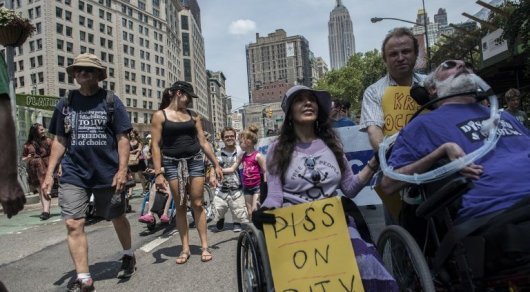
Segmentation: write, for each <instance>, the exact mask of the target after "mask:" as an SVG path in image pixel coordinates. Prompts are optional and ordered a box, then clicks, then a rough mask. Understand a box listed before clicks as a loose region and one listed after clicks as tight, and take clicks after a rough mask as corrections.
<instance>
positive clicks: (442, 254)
mask: <svg viewBox="0 0 530 292" xmlns="http://www.w3.org/2000/svg"><path fill="white" fill-rule="evenodd" d="M472 187H473V183H472V182H471V181H470V180H469V179H466V178H464V177H461V176H458V175H454V176H452V177H450V178H448V179H445V180H442V181H438V182H434V183H430V184H427V185H423V186H420V187H419V188H418V190H419V192H418V194H417V195H418V196H421V197H422V199H423V202H422V203H421V204H419V205H417V206H416V207H414V208H412V209H411V210H408V211H406V210H405V209H402V213H403V212H404V211H405V212H408V213H409V214H405V215H403V216H400V217H401V218H400V219H402V220H400V224H402V225H403V223H405V224H404V226H403V227H402V226H397V225H393V226H389V227H387V228H385V229H384V230H383V231H382V233H381V235H380V237H379V240H378V242H377V249H378V251H379V253H380V255H381V257H382V259H383V263H384V265H385V267H386V268H387V270H388V271H389V272H390V273H391V274H392V275H393V276H394V278H395V279H396V281H397V283H398V285H399V286H400V290H401V291H530V253H528V252H527V251H528V250H529V249H528V248H526V253H525V252H519V253H518V252H514V253H513V254H512V257H519V258H517V259H515V258H510V257H507V256H506V255H502V254H501V253H495V252H494V253H495V254H494V255H493V254H491V250H492V249H495V248H496V243H495V242H499V241H505V240H506V238H495V237H494V236H493V235H494V234H495V233H494V232H492V231H491V230H494V229H493V227H495V226H496V227H497V229H496V230H499V228H503V226H506V225H503V224H509V223H512V222H514V221H516V222H530V207H528V206H529V205H530V200H529V199H524V200H523V202H520V203H517V204H516V205H515V206H513V207H510V208H508V209H506V210H503V211H499V212H496V213H493V214H490V215H485V216H482V217H478V218H473V219H469V220H467V221H465V222H463V223H461V224H455V222H454V218H455V217H456V211H457V210H458V208H459V206H460V202H461V197H462V195H463V194H464V193H466V192H467V191H468V190H469V189H470V188H472ZM406 216H409V217H411V216H412V217H413V220H416V222H417V223H418V222H419V223H420V225H421V226H422V228H423V230H420V231H419V232H418V230H419V229H422V228H412V229H411V228H410V227H411V224H407V223H406V222H407V220H406V219H403V218H404V217H406ZM409 221H410V220H409ZM529 224H530V223H526V226H528V227H530V226H529ZM499 226H500V227H499ZM404 227H405V228H404ZM406 229H409V230H411V231H412V233H414V236H412V235H411V233H409V232H408V231H407V230H406ZM529 230H530V229H529ZM519 236H523V237H524V236H525V235H519ZM529 242H530V241H526V243H529ZM418 243H419V245H418ZM419 246H421V248H420V247H419ZM504 257H506V258H504ZM514 263H515V264H514ZM503 265H504V266H503ZM431 274H432V277H431V276H430V275H431ZM429 278H430V279H429Z"/></svg>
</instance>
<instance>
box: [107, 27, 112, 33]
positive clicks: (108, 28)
mask: <svg viewBox="0 0 530 292" xmlns="http://www.w3.org/2000/svg"><path fill="white" fill-rule="evenodd" d="M107 34H108V35H112V27H111V26H107Z"/></svg>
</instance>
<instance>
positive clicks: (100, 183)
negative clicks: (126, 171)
mask: <svg viewBox="0 0 530 292" xmlns="http://www.w3.org/2000/svg"><path fill="white" fill-rule="evenodd" d="M106 94H107V93H106V91H105V90H103V89H100V90H99V91H98V92H97V93H96V94H95V95H93V96H82V95H81V93H79V91H77V90H76V91H74V93H73V96H72V100H71V102H70V106H69V108H70V120H71V127H72V128H71V130H70V133H69V134H66V133H65V127H64V120H65V113H63V100H62V99H61V100H60V101H59V102H58V103H57V106H56V107H55V110H54V112H53V117H52V120H51V122H50V128H49V132H50V133H52V134H54V135H58V136H62V137H66V138H67V143H66V153H65V155H64V157H63V160H62V162H61V163H62V176H61V179H60V180H61V183H69V184H73V185H76V186H79V187H83V188H105V187H110V186H111V185H112V179H113V177H114V175H115V174H116V172H117V170H118V165H119V160H118V144H117V140H116V135H117V134H120V133H127V132H129V131H130V130H131V129H132V125H131V122H130V120H129V115H128V114H127V111H126V110H125V107H124V106H123V103H122V102H121V101H120V99H119V98H118V97H117V96H114V113H113V115H112V116H113V118H112V119H113V123H112V124H111V125H110V124H108V123H107V118H108V115H107V101H106Z"/></svg>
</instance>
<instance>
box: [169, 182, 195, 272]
mask: <svg viewBox="0 0 530 292" xmlns="http://www.w3.org/2000/svg"><path fill="white" fill-rule="evenodd" d="M169 188H170V190H171V194H172V195H173V201H175V210H176V211H177V214H176V225H177V230H178V232H179V235H180V242H181V243H182V252H181V254H182V253H188V254H189V252H190V241H189V237H188V231H189V230H188V219H187V218H186V211H187V210H186V209H187V206H186V202H182V204H180V197H181V196H183V195H184V194H181V193H179V183H178V180H177V179H174V180H171V181H169ZM177 260H180V256H179V258H177ZM186 260H187V259H186ZM184 262H185V261H183V260H181V261H180V262H177V263H178V264H180V263H184Z"/></svg>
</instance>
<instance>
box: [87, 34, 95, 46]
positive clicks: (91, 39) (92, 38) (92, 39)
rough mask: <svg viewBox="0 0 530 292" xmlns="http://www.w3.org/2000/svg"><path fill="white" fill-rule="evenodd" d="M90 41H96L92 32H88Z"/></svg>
mask: <svg viewBox="0 0 530 292" xmlns="http://www.w3.org/2000/svg"><path fill="white" fill-rule="evenodd" d="M88 42H89V43H91V44H93V43H94V35H93V34H91V33H89V34H88Z"/></svg>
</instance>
